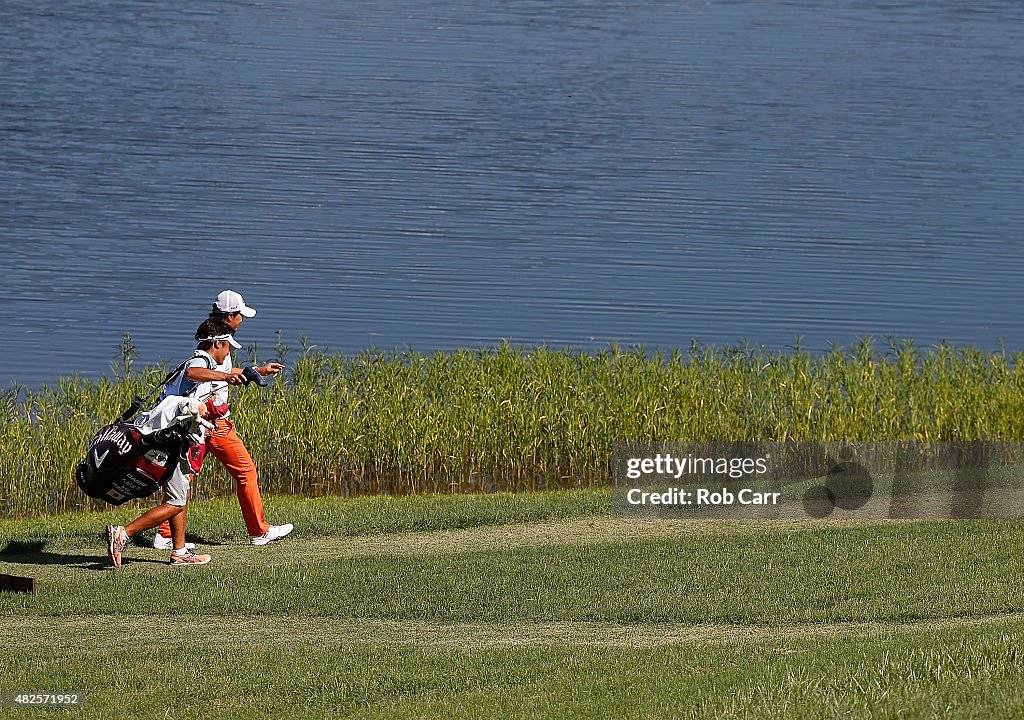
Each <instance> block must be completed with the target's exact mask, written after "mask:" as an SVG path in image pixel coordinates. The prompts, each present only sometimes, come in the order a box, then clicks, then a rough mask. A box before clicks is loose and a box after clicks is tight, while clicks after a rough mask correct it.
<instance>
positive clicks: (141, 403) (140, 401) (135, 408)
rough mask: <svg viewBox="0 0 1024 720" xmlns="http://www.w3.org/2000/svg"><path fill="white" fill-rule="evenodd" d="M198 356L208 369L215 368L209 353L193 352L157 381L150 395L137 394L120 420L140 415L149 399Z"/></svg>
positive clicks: (127, 419)
mask: <svg viewBox="0 0 1024 720" xmlns="http://www.w3.org/2000/svg"><path fill="white" fill-rule="evenodd" d="M196 358H200V359H202V361H203V362H204V363H206V369H207V370H213V366H212V365H210V357H209V356H208V355H205V354H203V355H200V354H199V353H198V352H195V353H192V356H191V357H187V358H185V359H184V360H182V361H181V363H180V364H179V365H178V367H176V368H174V369H173V370H171V371H170V372H169V373H167V374H166V375H165V376H164V379H163V380H161V381H160V382H159V383H157V384H156V386H155V387H154V388H153V389H152V390H150V391H149V394H148V395H145V396H142V395H136V396H135V399H134V400H133V401H132V404H131V405H130V406H129V407H128V409H127V410H125V411H124V412H123V413H121V417H119V418H118V419H117V420H118V422H128V421H129V420H131V419H132V418H133V417H135V416H136V415H138V414H139V411H140V410H142V408H144V407H145V406H146V405H147V404H148V403H149V401H150V400H151V399H152V398H153V396H154V395H156V393H157V392H158V391H160V390H163V389H164V388H165V387H167V384H168V383H170V382H171V381H172V380H174V378H176V377H178V375H179V374H181V373H182V372H184V371H185V366H186V365H188V364H189V363H190V362H192V361H193V360H195V359H196ZM196 387H198V383H197V384H196ZM192 389H193V390H195V387H193V388H192ZM189 392H191V391H189Z"/></svg>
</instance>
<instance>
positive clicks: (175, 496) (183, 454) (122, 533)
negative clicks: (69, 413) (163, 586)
mask: <svg viewBox="0 0 1024 720" xmlns="http://www.w3.org/2000/svg"><path fill="white" fill-rule="evenodd" d="M206 411H207V408H206V405H205V404H204V403H202V402H200V401H199V400H197V399H196V398H186V397H178V396H168V397H166V398H164V399H163V400H161V401H160V402H158V403H157V404H156V406H154V407H153V409H152V410H150V411H149V412H147V413H143V414H142V415H140V416H139V417H138V418H137V419H136V421H135V427H136V428H137V429H138V431H140V432H143V433H145V434H146V436H147V437H160V436H161V435H166V433H168V432H169V433H179V434H176V435H173V437H175V438H177V439H178V442H177V445H176V446H175V452H174V454H173V455H172V453H170V452H167V453H165V452H162V451H159V450H156V449H154V450H150V451H149V452H148V453H146V455H145V458H143V459H142V460H141V462H149V463H150V466H151V467H154V466H158V465H159V466H160V467H162V468H166V467H167V466H168V465H169V464H170V463H173V471H171V472H170V473H166V474H165V477H164V478H163V480H162V483H161V484H162V486H163V490H164V501H163V503H161V504H160V505H158V506H156V507H154V508H150V509H149V510H147V511H146V512H144V513H143V514H142V515H140V516H139V517H138V518H136V519H135V520H133V521H132V522H130V523H128V524H127V525H107V530H106V537H107V557H108V559H109V560H110V564H111V565H113V566H114V567H115V568H120V567H121V556H122V553H123V552H124V550H125V548H126V547H127V546H128V543H129V542H130V541H131V538H132V536H133V535H135V534H136V533H140V532H143V531H145V530H149V529H150V528H154V527H156V526H157V525H159V524H161V523H164V522H166V523H169V524H170V528H171V533H172V541H171V542H172V548H173V549H172V552H171V558H170V564H171V565H176V566H183V565H205V564H206V563H208V562H210V556H209V555H199V554H196V553H195V552H193V551H192V550H191V549H186V547H185V518H186V506H187V505H188V496H189V484H190V482H191V478H192V474H193V473H198V472H199V469H200V468H201V467H202V462H203V461H202V453H201V452H200V450H201V448H202V445H203V443H204V442H205V438H204V437H203V432H204V429H205V426H206V423H205V422H204V421H203V419H202V417H203V415H204V414H205V413H206ZM179 450H180V454H178V451H179ZM93 452H94V453H95V455H96V457H95V458H93V465H94V467H95V468H96V469H97V470H98V469H99V468H100V467H101V466H102V465H103V463H104V462H106V463H107V464H108V465H110V464H112V463H114V462H116V461H115V460H114V459H113V458H111V457H110V454H111V453H112V452H115V451H114V450H113V449H112V448H110V447H109V446H108V447H107V448H106V449H104V450H103V451H102V453H101V452H100V450H99V447H95V449H94V451H93ZM115 454H116V452H115ZM169 455H171V457H169ZM117 502H120V500H118V501H117Z"/></svg>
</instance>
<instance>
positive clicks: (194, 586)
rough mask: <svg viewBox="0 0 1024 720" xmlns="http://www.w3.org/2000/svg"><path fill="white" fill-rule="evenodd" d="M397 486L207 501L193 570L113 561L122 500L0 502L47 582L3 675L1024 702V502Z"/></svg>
mask: <svg viewBox="0 0 1024 720" xmlns="http://www.w3.org/2000/svg"><path fill="white" fill-rule="evenodd" d="M384 502H385V501H384V499H377V498H367V499H360V500H341V499H326V498H322V499H316V500H308V501H298V500H295V501H291V502H290V504H288V505H287V506H285V505H277V504H275V505H274V510H275V511H284V510H287V511H288V512H289V513H291V514H292V515H293V517H294V519H295V520H296V522H297V524H298V527H297V529H296V531H295V536H294V537H292V538H289V539H288V540H286V541H283V542H280V543H276V544H272V545H269V546H266V547H262V548H254V547H251V546H248V545H246V544H245V543H244V538H245V536H244V530H243V529H242V528H241V521H240V519H239V517H238V510H237V507H232V506H231V504H229V503H221V502H219V501H217V502H209V503H199V504H197V505H196V506H195V508H194V513H193V516H192V518H191V520H192V523H191V525H192V530H193V532H194V536H195V537H196V538H197V539H199V540H200V541H203V542H205V544H204V547H203V549H204V550H206V551H208V552H210V553H211V554H212V555H213V556H214V561H213V562H212V563H211V564H210V565H208V566H204V567H198V568H186V569H174V568H170V567H168V566H167V565H166V564H165V561H166V552H160V551H155V550H152V549H148V548H145V547H141V546H133V547H131V548H130V549H129V550H128V552H127V554H126V559H127V562H126V564H125V567H124V569H123V570H122V571H121V572H114V571H110V570H106V569H103V566H104V564H105V555H104V548H103V543H102V540H101V537H100V534H99V533H100V529H101V525H102V524H104V523H105V522H107V521H110V520H112V519H115V518H116V519H123V518H118V517H117V514H118V513H121V514H125V511H116V512H115V513H113V514H104V515H102V516H101V515H88V516H73V517H70V518H67V519H65V525H66V527H65V528H64V529H59V528H57V527H55V526H54V525H53V524H52V521H50V520H47V521H42V520H25V521H5V522H0V537H2V538H3V540H0V573H3V572H6V573H14V574H21V575H25V574H29V575H34V576H36V577H37V578H38V581H39V588H40V592H39V595H37V596H35V597H31V596H23V595H7V594H5V595H0V647H2V650H0V691H11V690H14V691H18V690H25V691H30V690H44V689H47V690H85V691H87V693H88V701H87V706H86V708H85V709H84V710H80V711H72V712H71V714H73V715H75V716H80V717H114V716H117V717H128V716H147V717H151V716H156V715H160V716H167V717H176V718H193V717H194V718H231V717H253V716H261V717H262V716H275V715H284V716H288V717H325V716H335V715H336V716H339V717H380V718H385V717H386V718H405V717H409V718H413V717H416V718H426V717H445V718H447V717H465V718H470V717H474V718H475V717H559V718H561V717H580V718H622V717H673V718H676V717H683V718H686V717H691V718H721V717H750V718H754V717H757V718H761V717H778V718H783V717H785V718H790V717H834V716H844V717H865V718H866V717H879V716H882V717H911V718H914V717H922V718H924V717H935V716H936V715H938V714H943V715H952V716H956V717H1013V716H1016V715H1019V714H1020V712H1021V710H1022V704H1024V702H1022V700H1021V695H1020V693H1019V677H1020V674H1021V672H1022V671H1024V656H1022V655H1021V653H1020V649H1019V648H1020V637H1021V634H1022V631H1024V600H1022V598H1024V595H1022V593H1021V589H1022V588H1021V584H1022V580H1021V578H1022V577H1024V573H1022V570H1024V567H1022V565H1024V562H1022V560H1021V558H1022V557H1024V554H1022V551H1024V534H1022V533H1021V530H1022V529H1024V524H1022V523H1021V522H1016V521H1000V522H996V521H943V522H906V521H903V522H893V521H886V522H875V523H838V522H817V523H811V522H800V523H768V522H721V521H703V522H685V521H649V522H635V521H621V520H615V519H613V518H611V517H610V516H609V515H608V514H607V507H608V503H609V502H610V497H609V495H608V493H606V492H603V491H601V492H584V493H575V492H573V493H558V494H547V493H539V494H534V495H531V496H529V498H528V500H526V501H520V498H519V497H518V496H496V497H493V498H480V497H472V496H447V497H415V498H403V499H398V500H394V499H390V500H387V501H386V504H381V503H384ZM488 502H489V503H491V504H487V503H488ZM431 516H432V517H433V519H432V520H428V517H431ZM332 519H333V520H332ZM334 521H337V522H338V527H337V528H336V530H335V532H331V531H330V530H331V529H330V523H331V522H334ZM307 522H308V523H310V525H309V526H306V525H304V523H307ZM33 712H38V711H33ZM29 715H31V713H30V712H23V713H20V714H19V713H18V712H12V713H11V716H12V717H28V716H29ZM5 717H6V714H5Z"/></svg>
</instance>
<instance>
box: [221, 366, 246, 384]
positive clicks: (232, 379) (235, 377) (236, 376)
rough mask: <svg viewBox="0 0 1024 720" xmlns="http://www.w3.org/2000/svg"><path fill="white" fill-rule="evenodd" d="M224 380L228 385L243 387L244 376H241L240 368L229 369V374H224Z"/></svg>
mask: <svg viewBox="0 0 1024 720" xmlns="http://www.w3.org/2000/svg"><path fill="white" fill-rule="evenodd" d="M224 380H225V381H227V384H228V385H244V384H245V376H244V375H242V368H231V371H230V372H228V373H225V375H224Z"/></svg>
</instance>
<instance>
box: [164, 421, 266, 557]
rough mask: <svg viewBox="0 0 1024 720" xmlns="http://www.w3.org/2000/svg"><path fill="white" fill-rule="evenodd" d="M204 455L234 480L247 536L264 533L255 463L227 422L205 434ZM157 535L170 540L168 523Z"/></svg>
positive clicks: (232, 427)
mask: <svg viewBox="0 0 1024 720" xmlns="http://www.w3.org/2000/svg"><path fill="white" fill-rule="evenodd" d="M206 451H207V452H209V453H212V454H213V456H214V457H215V458H217V459H218V460H220V462H221V464H222V465H223V466H224V467H225V468H227V471H228V472H229V473H230V474H231V477H233V478H234V479H235V493H236V494H237V495H238V504H239V505H240V506H241V508H242V517H243V518H245V528H246V530H248V531H249V534H250V535H262V534H263V533H265V532H266V531H267V530H268V529H270V523H268V522H267V519H266V517H264V515H263V498H262V497H260V486H259V485H258V484H257V476H256V463H254V462H253V461H252V457H250V456H249V451H248V450H246V449H245V445H244V444H243V443H242V439H241V438H240V437H238V433H236V432H235V426H234V425H233V424H232V423H231V421H230V420H223V419H222V420H218V421H217V429H216V430H212V431H210V432H209V433H207V435H206ZM157 532H159V533H160V534H161V535H163V536H164V537H170V536H171V526H170V523H164V524H163V525H161V526H160V528H159V530H158V531H157Z"/></svg>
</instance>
